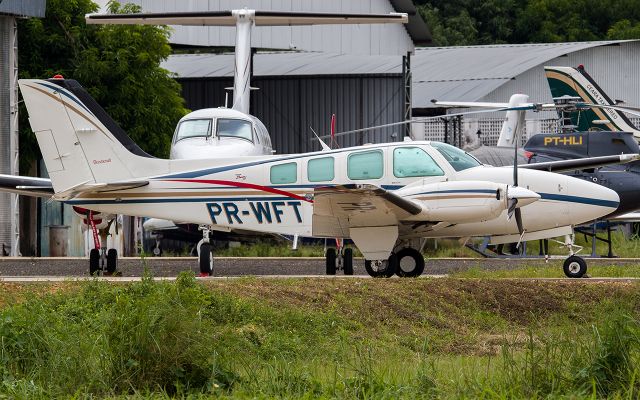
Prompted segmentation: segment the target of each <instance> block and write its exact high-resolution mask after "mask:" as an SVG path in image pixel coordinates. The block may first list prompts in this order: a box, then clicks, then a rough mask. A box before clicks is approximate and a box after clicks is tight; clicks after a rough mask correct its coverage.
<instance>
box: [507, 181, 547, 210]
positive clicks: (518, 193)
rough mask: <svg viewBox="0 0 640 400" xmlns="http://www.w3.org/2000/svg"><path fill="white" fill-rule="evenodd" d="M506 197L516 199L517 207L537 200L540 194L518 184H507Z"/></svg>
mask: <svg viewBox="0 0 640 400" xmlns="http://www.w3.org/2000/svg"><path fill="white" fill-rule="evenodd" d="M507 198H508V199H509V200H511V199H517V200H518V207H522V206H526V205H527V204H531V203H533V202H534V201H537V200H539V199H540V195H539V194H538V193H536V192H534V191H532V190H529V189H526V188H523V187H520V186H509V187H508V188H507Z"/></svg>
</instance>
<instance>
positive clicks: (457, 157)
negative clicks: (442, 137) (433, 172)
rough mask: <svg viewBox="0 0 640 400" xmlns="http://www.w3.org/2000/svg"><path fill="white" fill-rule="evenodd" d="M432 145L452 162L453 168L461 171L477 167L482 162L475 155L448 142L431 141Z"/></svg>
mask: <svg viewBox="0 0 640 400" xmlns="http://www.w3.org/2000/svg"><path fill="white" fill-rule="evenodd" d="M431 146H432V147H433V148H434V149H436V150H438V152H439V153H440V154H442V156H443V157H444V158H445V159H446V160H447V162H449V164H451V166H452V167H453V169H455V170H456V171H458V172H460V171H462V170H465V169H469V168H473V167H477V166H478V165H482V164H480V162H479V161H478V160H476V159H475V158H474V157H473V156H471V155H470V154H468V153H466V152H465V151H463V150H460V149H459V148H457V147H453V146H451V145H450V144H446V143H431Z"/></svg>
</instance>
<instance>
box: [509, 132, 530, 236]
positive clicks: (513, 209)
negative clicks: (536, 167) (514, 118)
mask: <svg viewBox="0 0 640 400" xmlns="http://www.w3.org/2000/svg"><path fill="white" fill-rule="evenodd" d="M509 189H511V190H509V191H508V192H507V198H508V199H509V202H508V203H507V204H508V208H507V220H509V221H511V218H512V217H513V216H514V215H515V216H516V225H517V226H518V233H520V239H519V240H518V244H517V245H516V248H520V242H522V238H523V237H524V233H525V232H526V231H525V229H524V226H523V225H522V212H521V211H520V208H519V207H518V197H519V196H518V189H519V188H518V137H517V136H515V135H514V137H513V185H512V186H511V188H509ZM514 192H515V193H514Z"/></svg>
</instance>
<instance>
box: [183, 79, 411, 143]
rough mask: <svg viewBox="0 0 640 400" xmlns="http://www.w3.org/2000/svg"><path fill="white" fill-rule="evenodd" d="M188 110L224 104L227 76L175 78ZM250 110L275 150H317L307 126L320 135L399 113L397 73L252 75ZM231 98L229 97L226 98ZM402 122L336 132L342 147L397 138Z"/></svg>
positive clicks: (387, 119)
mask: <svg viewBox="0 0 640 400" xmlns="http://www.w3.org/2000/svg"><path fill="white" fill-rule="evenodd" d="M179 81H180V83H181V84H182V94H183V97H184V98H185V99H186V102H187V107H188V108H190V109H192V110H197V109H200V108H207V107H219V106H224V104H225V92H224V88H225V87H229V86H231V85H232V81H231V79H228V78H219V79H210V78H207V79H186V80H179ZM251 85H252V86H255V87H258V88H259V90H256V91H253V92H252V94H251V112H252V114H254V115H255V116H256V117H258V118H259V119H260V120H261V121H262V122H263V123H264V124H265V125H266V127H267V128H268V129H269V133H270V134H271V140H272V142H273V148H274V149H275V150H276V151H277V153H278V154H286V153H298V152H306V151H314V150H319V149H320V146H319V145H318V144H317V141H315V140H312V138H313V134H312V133H311V130H310V127H311V128H313V129H314V130H315V131H316V132H317V133H318V134H319V135H326V134H329V132H330V122H331V115H332V114H336V121H337V122H336V131H337V132H342V131H347V130H352V129H359V128H363V127H368V126H373V125H382V124H387V123H390V122H397V121H402V119H403V104H404V103H403V101H404V94H403V86H402V76H401V75H382V76H380V75H379V76H373V75H367V76H323V77H309V76H304V77H285V78H282V77H255V78H254V79H253V80H252V82H251ZM229 101H231V99H230V100H229ZM401 132H402V129H401V128H385V129H379V130H376V131H370V132H367V133H365V134H353V135H348V136H343V137H339V138H338V144H339V145H340V146H341V147H348V146H355V145H358V144H362V143H381V142H389V141H396V140H401V139H402V138H401Z"/></svg>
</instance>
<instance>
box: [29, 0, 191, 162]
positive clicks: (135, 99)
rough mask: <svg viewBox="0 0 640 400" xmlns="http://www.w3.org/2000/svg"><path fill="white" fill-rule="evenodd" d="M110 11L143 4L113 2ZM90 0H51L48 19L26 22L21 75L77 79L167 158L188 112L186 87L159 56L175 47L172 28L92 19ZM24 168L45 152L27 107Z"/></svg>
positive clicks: (135, 134)
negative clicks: (88, 17)
mask: <svg viewBox="0 0 640 400" xmlns="http://www.w3.org/2000/svg"><path fill="white" fill-rule="evenodd" d="M109 7H110V12H114V13H129V12H135V11H137V8H136V7H135V6H132V5H125V6H122V7H121V6H120V4H119V3H117V2H115V1H112V2H110V3H109ZM96 10H97V6H96V4H95V3H93V2H92V1H90V0H48V1H47V14H46V17H45V18H44V19H37V18H32V19H27V20H21V21H19V26H18V32H19V33H18V34H19V37H18V40H19V43H20V51H19V56H18V62H19V68H20V77H21V78H50V77H52V76H53V75H55V74H62V75H64V77H65V78H72V79H76V80H77V81H79V82H80V84H82V85H83V86H84V87H85V89H87V90H88V91H89V93H90V94H91V95H92V96H93V97H94V98H95V99H96V101H97V102H98V103H99V104H100V105H102V106H103V107H104V108H105V110H106V111H107V113H109V114H110V115H111V116H112V117H113V118H114V119H115V120H116V121H117V122H118V123H119V124H120V125H121V126H122V128H123V129H124V130H125V131H126V132H127V133H128V134H129V135H130V136H131V138H132V139H133V140H134V141H136V142H137V143H138V144H139V145H140V147H142V148H143V149H144V150H145V151H147V152H148V153H150V154H153V155H156V156H159V157H166V156H167V155H168V154H169V148H170V145H171V134H172V132H173V129H174V128H175V124H176V122H177V121H178V120H179V119H180V118H181V117H182V116H183V115H184V114H185V113H186V112H187V110H186V109H185V108H184V100H183V99H182V98H181V97H180V86H179V84H178V83H177V82H176V81H175V80H174V79H172V78H171V76H170V75H169V72H168V71H166V70H164V69H162V68H160V62H162V61H163V60H164V59H166V58H167V57H168V56H169V54H171V47H170V46H169V44H168V37H169V33H170V32H169V28H167V27H156V26H146V25H145V26H139V25H130V26H129V25H126V26H123V25H86V24H85V20H84V15H85V14H87V13H91V12H95V11H96ZM20 118H21V121H20V157H21V160H20V161H21V162H20V164H21V165H20V169H21V170H22V171H23V172H24V171H27V170H28V168H29V166H30V165H31V163H32V162H33V161H34V160H35V159H36V158H37V157H39V149H38V147H37V144H36V141H35V137H34V135H33V133H31V130H30V128H29V124H28V122H27V112H26V109H24V107H23V108H22V110H21V112H20Z"/></svg>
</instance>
